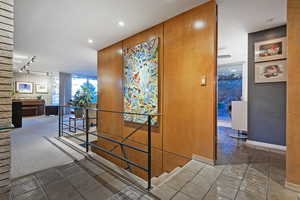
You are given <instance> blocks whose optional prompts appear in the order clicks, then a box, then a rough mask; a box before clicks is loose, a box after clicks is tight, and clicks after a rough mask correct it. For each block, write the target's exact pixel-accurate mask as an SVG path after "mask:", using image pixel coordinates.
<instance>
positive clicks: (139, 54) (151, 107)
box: [124, 38, 159, 124]
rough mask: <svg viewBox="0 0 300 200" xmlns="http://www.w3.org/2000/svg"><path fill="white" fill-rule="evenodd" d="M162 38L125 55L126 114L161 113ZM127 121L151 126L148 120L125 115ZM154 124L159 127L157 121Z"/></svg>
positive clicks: (141, 44) (143, 43) (146, 42)
mask: <svg viewBox="0 0 300 200" xmlns="http://www.w3.org/2000/svg"><path fill="white" fill-rule="evenodd" d="M158 44H159V38H154V39H151V40H148V41H145V42H142V43H140V44H138V45H136V46H134V47H132V48H130V49H126V50H125V52H124V112H128V113H140V114H157V113H158V65H159V54H158V49H159V47H158ZM124 120H125V121H129V122H134V123H145V122H147V116H142V115H130V114H126V115H124ZM152 124H157V119H156V118H153V120H152Z"/></svg>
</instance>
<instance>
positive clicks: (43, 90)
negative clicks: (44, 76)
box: [35, 84, 48, 94]
mask: <svg viewBox="0 0 300 200" xmlns="http://www.w3.org/2000/svg"><path fill="white" fill-rule="evenodd" d="M35 92H36V93H39V94H47V93H48V87H47V85H46V84H35Z"/></svg>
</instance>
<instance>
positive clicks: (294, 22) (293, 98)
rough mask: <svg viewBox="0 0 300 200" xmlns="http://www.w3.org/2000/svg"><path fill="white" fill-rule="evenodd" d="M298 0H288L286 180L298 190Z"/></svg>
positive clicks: (299, 47) (299, 107)
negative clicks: (296, 186)
mask: <svg viewBox="0 0 300 200" xmlns="http://www.w3.org/2000/svg"><path fill="white" fill-rule="evenodd" d="M299 33H300V1H299V0H288V86H287V89H288V113H287V182H288V183H292V184H296V185H298V188H297V189H298V190H299V191H300V128H299V121H300V64H299V63H300V58H299V52H300V34H299Z"/></svg>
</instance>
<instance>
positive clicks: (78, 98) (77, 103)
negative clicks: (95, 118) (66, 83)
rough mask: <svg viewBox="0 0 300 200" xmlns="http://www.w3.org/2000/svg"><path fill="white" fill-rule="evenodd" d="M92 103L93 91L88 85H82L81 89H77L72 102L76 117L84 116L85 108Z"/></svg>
mask: <svg viewBox="0 0 300 200" xmlns="http://www.w3.org/2000/svg"><path fill="white" fill-rule="evenodd" d="M91 103H92V92H91V90H90V89H89V88H88V87H84V86H81V88H80V89H79V90H77V91H76V93H75V95H74V98H73V100H71V102H70V104H71V105H72V106H74V107H76V108H75V109H74V114H75V117H76V118H82V116H83V108H86V107H88V106H89V105H90V104H91Z"/></svg>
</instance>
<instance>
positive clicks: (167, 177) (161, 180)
mask: <svg viewBox="0 0 300 200" xmlns="http://www.w3.org/2000/svg"><path fill="white" fill-rule="evenodd" d="M181 169H182V168H181V167H176V168H175V169H174V170H173V171H171V172H170V173H164V174H162V175H161V176H159V177H158V180H157V181H156V182H154V183H153V182H152V184H153V185H154V186H156V187H159V186H161V185H163V184H164V183H166V182H167V181H168V180H170V179H171V178H172V177H174V176H176V174H178V173H179V172H180V171H181Z"/></svg>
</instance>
